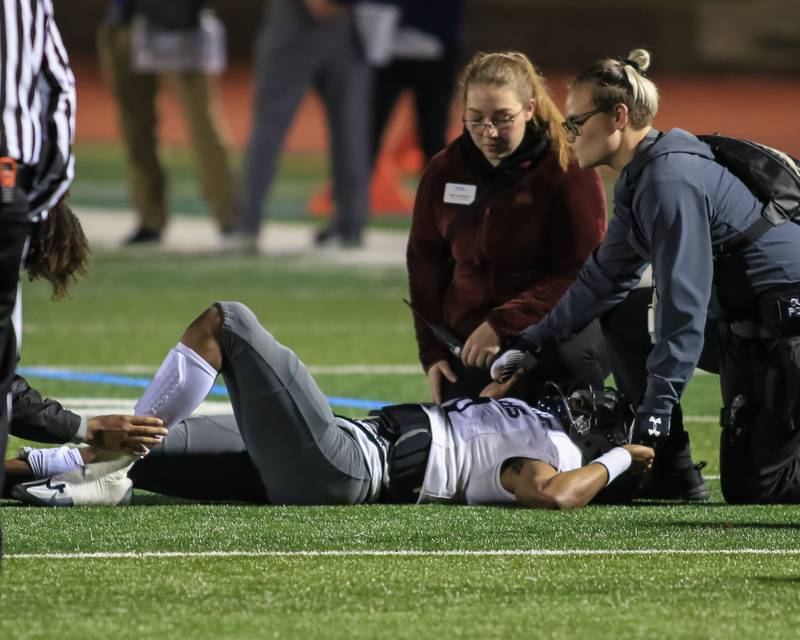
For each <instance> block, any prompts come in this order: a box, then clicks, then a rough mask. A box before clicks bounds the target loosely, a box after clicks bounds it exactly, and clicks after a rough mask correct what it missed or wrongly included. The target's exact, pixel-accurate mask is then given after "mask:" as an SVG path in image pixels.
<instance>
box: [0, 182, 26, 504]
mask: <svg viewBox="0 0 800 640" xmlns="http://www.w3.org/2000/svg"><path fill="white" fill-rule="evenodd" d="M31 227H32V223H31V221H30V220H29V219H28V202H27V198H25V197H24V196H23V195H22V194H20V193H19V192H18V190H17V191H16V192H15V196H14V198H13V201H12V202H10V203H0V461H2V460H4V459H5V453H6V443H7V441H8V429H9V423H10V418H11V416H10V410H11V398H10V396H9V392H10V390H11V383H12V382H13V380H14V371H15V369H16V364H17V357H18V355H17V336H16V334H15V332H14V327H13V324H12V320H11V316H12V313H13V311H14V304H15V303H16V300H17V285H18V282H19V273H20V268H21V266H22V260H23V257H24V252H25V249H26V243H27V240H28V237H29V236H30V232H31ZM3 476H4V473H3V468H2V465H0V493H2V488H3Z"/></svg>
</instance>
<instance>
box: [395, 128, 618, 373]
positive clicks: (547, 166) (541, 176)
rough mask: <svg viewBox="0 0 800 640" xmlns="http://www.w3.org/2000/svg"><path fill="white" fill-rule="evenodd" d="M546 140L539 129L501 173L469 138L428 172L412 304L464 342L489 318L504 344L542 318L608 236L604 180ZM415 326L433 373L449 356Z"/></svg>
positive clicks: (414, 255)
mask: <svg viewBox="0 0 800 640" xmlns="http://www.w3.org/2000/svg"><path fill="white" fill-rule="evenodd" d="M542 136H543V134H542V133H541V132H537V131H535V130H532V129H529V131H528V133H527V134H526V136H525V140H524V141H523V143H522V144H521V145H520V147H524V148H521V149H518V150H516V151H515V152H514V153H513V154H512V156H510V157H509V158H507V159H506V160H504V161H503V162H502V163H501V164H500V165H499V166H498V167H492V166H491V165H490V164H489V163H488V161H486V159H485V158H484V157H483V154H482V153H481V151H480V150H479V149H478V148H477V147H476V146H475V145H474V143H473V142H472V140H471V139H470V137H469V134H468V133H466V132H465V133H464V134H463V135H462V136H461V137H460V138H458V139H456V140H455V141H454V142H452V143H451V144H450V145H449V146H448V147H447V148H446V149H444V150H443V151H441V152H440V153H438V154H437V155H436V156H434V157H433V158H432V159H431V161H430V162H429V163H428V166H427V167H426V169H425V172H424V173H423V175H422V179H421V181H420V185H419V189H418V190H417V196H416V201H415V203H414V218H413V221H412V225H411V233H410V236H409V240H408V247H407V251H406V261H407V266H408V275H409V286H410V292H411V302H412V304H413V305H414V307H415V309H416V310H417V311H418V312H419V313H420V314H421V315H422V316H423V317H424V318H426V319H427V320H428V321H430V322H432V323H434V324H443V325H445V326H446V327H447V328H449V329H450V330H451V331H452V332H453V333H454V334H455V335H456V336H457V337H458V338H460V339H461V340H466V339H467V338H468V337H469V335H470V334H471V333H472V332H473V331H474V330H475V329H476V328H477V327H478V325H480V324H481V323H482V322H484V321H485V320H488V322H489V324H490V325H491V326H492V328H493V329H494V330H495V331H496V332H497V334H498V335H499V336H500V338H501V340H509V339H511V338H513V337H515V336H517V335H519V334H520V333H521V332H522V330H523V329H525V328H526V327H528V326H529V325H531V324H534V323H536V322H538V321H539V320H540V319H541V318H542V317H543V316H544V315H545V314H546V313H547V312H548V311H549V310H550V309H551V308H552V307H553V306H554V305H555V303H556V302H557V301H558V299H559V298H560V297H561V296H562V294H563V293H564V292H565V291H566V290H567V288H568V287H569V285H570V284H571V283H572V282H573V281H574V280H575V278H576V277H577V275H578V272H579V270H580V268H581V266H582V265H583V263H584V261H585V260H586V258H587V257H588V256H589V254H590V253H591V252H592V250H593V249H594V248H595V247H596V246H597V244H598V243H599V242H600V241H601V240H602V238H603V235H604V234H605V228H606V202H605V195H604V192H603V185H602V183H601V181H600V177H599V175H598V174H597V172H596V171H594V170H583V169H580V168H579V167H578V165H577V163H576V162H575V161H572V162H570V165H569V167H568V168H567V171H563V170H562V169H561V167H560V165H559V163H558V158H557V157H556V155H555V153H553V152H552V151H550V150H549V145H547V141H546V140H544V143H545V147H544V150H543V153H542V152H541V151H542V147H541V145H540V147H539V151H540V153H534V151H535V149H534V147H535V146H536V143H537V142H539V143H541V142H542ZM526 149H527V150H528V152H526ZM448 185H467V187H463V186H455V187H453V186H449V187H448ZM473 185H474V186H475V187H476V189H475V198H476V199H477V201H478V202H480V206H479V207H475V206H474V205H469V204H460V203H456V202H445V200H450V201H452V200H460V201H461V202H468V201H469V200H470V194H471V192H472V186H473ZM487 190H488V191H487ZM464 194H466V197H465V195H464ZM467 209H469V211H468V212H467V211H466V210H467ZM459 216H465V219H461V220H459V221H458V222H457V223H456V225H455V227H454V229H453V231H452V232H451V233H450V236H452V237H448V228H449V227H450V225H451V224H452V223H453V221H454V220H455V219H456V218H458V217H459ZM415 328H416V333H417V342H418V344H419V357H420V361H421V363H422V366H423V368H424V369H425V370H426V371H427V370H428V368H429V367H430V366H431V365H432V364H434V363H435V362H437V361H439V360H443V359H446V358H447V356H448V352H447V349H446V348H445V347H444V345H442V344H441V343H440V342H439V341H438V340H437V339H436V338H435V337H434V336H433V334H432V333H431V331H430V330H429V329H428V328H427V327H426V326H425V325H424V323H422V321H420V320H419V319H418V318H415Z"/></svg>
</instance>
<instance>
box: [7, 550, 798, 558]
mask: <svg viewBox="0 0 800 640" xmlns="http://www.w3.org/2000/svg"><path fill="white" fill-rule="evenodd" d="M667 555H678V556H720V555H766V556H796V555H800V549H441V550H430V551H426V550H422V549H341V550H317V551H97V552H86V553H9V554H6V556H5V557H6V559H7V560H98V559H99V560H116V559H125V558H134V559H141V558H326V557H334V558H337V557H356V558H358V557H392V556H411V557H423V558H425V557H451V556H456V557H470V556H477V557H484V556H531V557H580V556H667Z"/></svg>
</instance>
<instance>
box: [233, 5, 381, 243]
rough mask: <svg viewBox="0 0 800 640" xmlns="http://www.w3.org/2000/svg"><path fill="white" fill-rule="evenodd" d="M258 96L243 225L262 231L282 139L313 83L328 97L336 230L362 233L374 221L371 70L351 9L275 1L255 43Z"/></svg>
mask: <svg viewBox="0 0 800 640" xmlns="http://www.w3.org/2000/svg"><path fill="white" fill-rule="evenodd" d="M254 76H255V85H256V86H255V98H254V103H253V120H252V129H251V132H250V139H249V140H248V142H247V148H246V150H245V157H244V176H243V184H242V190H241V193H240V197H239V216H240V217H239V227H240V228H241V229H242V230H243V231H245V232H248V233H255V232H257V231H258V228H259V225H260V222H261V209H262V206H263V204H264V199H265V196H266V194H267V191H268V190H269V187H270V186H271V185H272V181H273V179H274V178H275V174H276V172H277V169H278V159H279V157H280V154H281V149H282V146H283V140H284V138H285V136H286V133H287V132H288V130H289V126H290V125H291V123H292V120H293V119H294V116H295V114H296V112H297V109H298V107H299V106H300V101H301V100H302V98H303V96H304V95H305V94H306V92H307V91H308V89H310V88H312V87H313V88H314V89H316V90H317V92H318V93H319V95H320V97H321V98H322V101H323V103H324V104H325V111H326V115H327V121H328V129H329V133H330V149H331V171H332V174H333V201H334V204H335V211H334V218H333V220H332V222H331V226H332V229H333V231H335V232H336V234H338V235H340V236H342V237H344V238H347V239H354V240H355V239H358V238H359V237H360V235H361V232H362V231H363V229H364V225H365V224H366V223H367V217H368V209H369V180H370V172H371V165H370V155H369V154H370V152H369V149H370V140H369V136H370V131H371V126H370V120H371V109H372V105H371V102H370V99H371V92H372V71H371V69H370V67H369V65H368V64H367V62H366V60H365V58H364V54H363V53H362V51H361V46H360V43H359V39H358V35H357V33H356V28H355V24H354V21H353V17H352V15H351V14H350V13H349V12H347V13H345V14H343V15H341V16H338V17H334V18H327V19H322V20H314V19H313V18H311V16H310V15H309V13H308V10H307V9H306V8H305V5H304V3H303V2H302V1H301V0H281V1H280V2H271V3H270V5H269V9H268V11H267V13H266V14H265V24H264V28H263V30H262V32H261V34H260V36H259V39H258V43H257V46H256V59H255V71H254Z"/></svg>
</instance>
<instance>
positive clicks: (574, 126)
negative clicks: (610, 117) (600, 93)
mask: <svg viewBox="0 0 800 640" xmlns="http://www.w3.org/2000/svg"><path fill="white" fill-rule="evenodd" d="M598 113H608V109H592V110H591V111H587V112H586V113H579V114H578V115H577V116H570V117H569V118H567V119H566V120H564V122H562V123H561V128H562V129H563V130H564V131H566V132H567V133H568V134H569V135H571V136H575V137H576V138H577V137H578V136H579V135H581V133H583V125H585V124H586V121H587V120H588V119H589V118H591V117H592V116H593V115H596V114H598Z"/></svg>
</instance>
